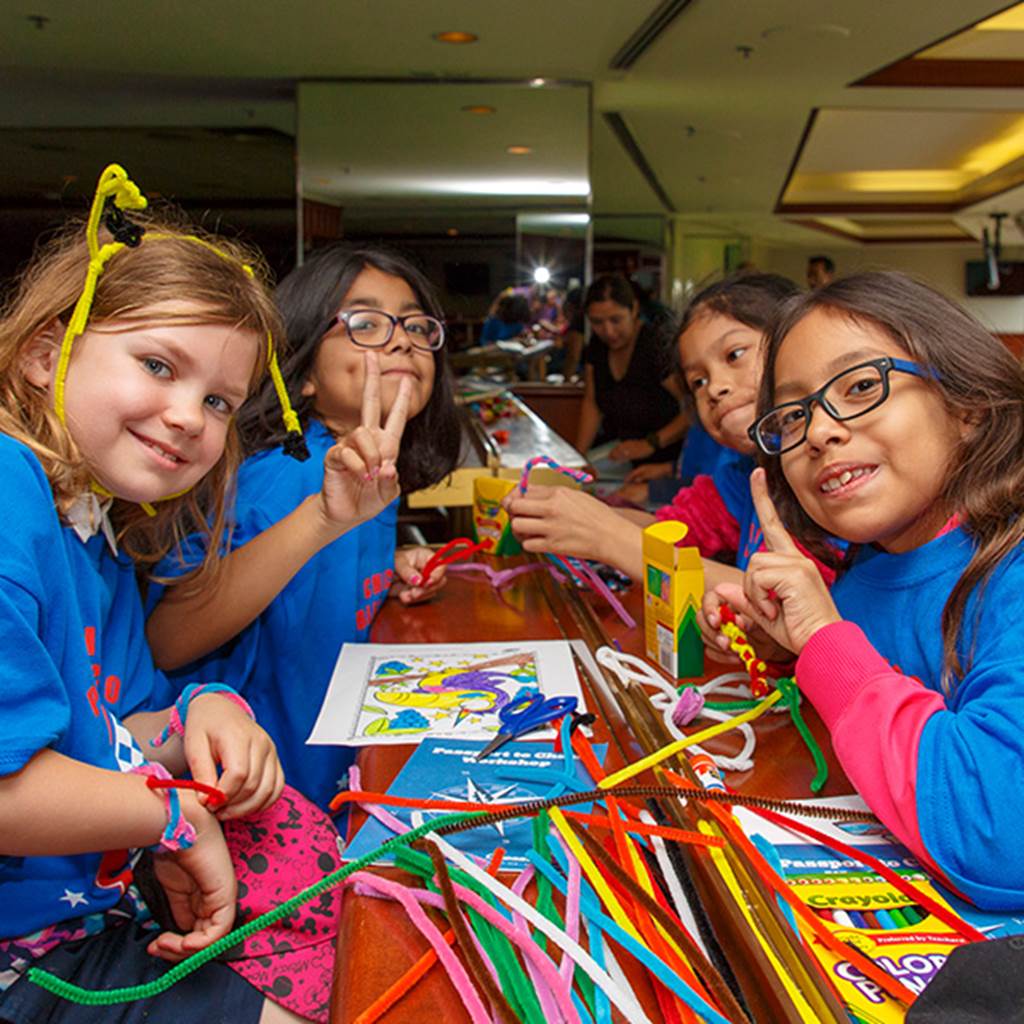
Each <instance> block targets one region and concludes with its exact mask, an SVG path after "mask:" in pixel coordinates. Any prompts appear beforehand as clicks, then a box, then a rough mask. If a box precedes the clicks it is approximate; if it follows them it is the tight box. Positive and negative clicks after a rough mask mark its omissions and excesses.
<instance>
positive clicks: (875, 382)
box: [747, 356, 935, 455]
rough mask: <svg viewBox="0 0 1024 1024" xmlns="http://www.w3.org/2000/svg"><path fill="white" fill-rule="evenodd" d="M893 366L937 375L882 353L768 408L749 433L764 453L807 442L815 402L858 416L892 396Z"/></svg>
mask: <svg viewBox="0 0 1024 1024" xmlns="http://www.w3.org/2000/svg"><path fill="white" fill-rule="evenodd" d="M893 370H898V371H899V372H900V373H911V374H913V375H914V376H915V377H924V378H934V376H935V372H934V371H933V370H928V369H925V368H924V367H921V366H918V365H917V363H911V362H909V361H907V360H906V359H890V358H889V356H880V357H879V358H878V359H869V360H867V361H866V362H863V363H858V364H857V365H856V366H851V367H850V368H849V369H847V370H843V372H842V373H837V374H836V375H835V376H834V377H833V378H832V379H831V380H828V381H826V382H825V383H824V384H823V385H822V386H821V387H820V388H818V390H817V391H815V392H814V393H813V394H810V395H808V396H807V397H806V398H800V399H797V400H796V401H794V402H783V404H782V405H777V406H776V407H775V408H774V409H771V410H770V411H769V412H766V413H765V414H764V415H763V416H762V417H761V418H760V419H758V420H757V421H756V422H755V423H754V425H753V426H752V427H751V428H750V430H749V431H747V433H748V434H749V436H750V440H751V441H753V442H754V443H755V444H756V445H757V446H758V448H760V449H761V451H763V452H764V453H765V455H782V454H783V452H788V451H790V450H791V449H793V448H796V447H797V446H798V445H801V444H803V443H804V441H805V440H806V438H807V431H808V430H809V429H810V426H811V416H812V415H813V409H814V406H815V405H820V406H821V407H822V409H824V410H825V412H827V413H828V415H829V416H831V417H832V419H834V420H855V419H856V418H857V417H858V416H863V415H864V414H865V413H868V412H871V410H872V409H877V408H878V407H879V406H880V405H881V404H882V403H883V402H884V401H885V400H886V399H887V398H888V397H889V374H890V373H892V371H893Z"/></svg>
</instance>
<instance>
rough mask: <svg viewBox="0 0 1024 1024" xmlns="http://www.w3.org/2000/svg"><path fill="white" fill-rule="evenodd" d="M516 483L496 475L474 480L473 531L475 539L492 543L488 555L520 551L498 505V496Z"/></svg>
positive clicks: (499, 500)
mask: <svg viewBox="0 0 1024 1024" xmlns="http://www.w3.org/2000/svg"><path fill="white" fill-rule="evenodd" d="M515 486H516V481H515V480H502V479H501V478H500V477H496V476H478V477H477V478H476V479H475V480H474V481H473V534H474V538H475V539H476V540H477V541H486V540H489V541H490V542H491V546H490V547H489V548H488V549H487V550H488V553H489V554H492V555H518V554H520V553H521V552H522V550H523V549H522V547H521V546H520V544H519V541H517V540H516V538H515V536H514V535H513V533H512V529H511V527H510V526H509V521H508V513H507V512H506V511H505V510H504V509H503V508H502V506H501V499H502V498H504V497H505V495H506V494H508V492H509V491H511V490H512V489H513V488H514V487H515Z"/></svg>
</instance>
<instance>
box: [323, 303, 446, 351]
mask: <svg viewBox="0 0 1024 1024" xmlns="http://www.w3.org/2000/svg"><path fill="white" fill-rule="evenodd" d="M337 324H344V325H345V330H346V331H347V332H348V336H349V338H350V339H351V341H352V343H353V344H354V345H359V346H360V347H361V348H383V347H384V346H385V345H386V344H387V343H388V342H389V341H390V340H391V338H392V337H393V335H394V333H395V327H396V326H397V325H398V324H401V325H402V330H403V331H405V333H406V336H407V337H408V338H409V341H411V342H412V345H413V348H419V349H424V350H425V351H427V352H436V351H437V350H438V349H439V348H442V347H443V346H444V324H443V323H442V322H441V321H440V320H438V319H437V317H433V316H427V315H426V314H425V313H407V314H406V315H405V316H392V315H391V314H390V313H385V312H384V310H382V309H345V310H342V312H340V313H339V314H338V315H337V316H336V317H334V319H333V320H331V322H330V323H329V324H328V325H327V326H326V327H325V328H324V334H326V333H327V332H328V331H330V330H332V329H333V328H334V327H335V325H337Z"/></svg>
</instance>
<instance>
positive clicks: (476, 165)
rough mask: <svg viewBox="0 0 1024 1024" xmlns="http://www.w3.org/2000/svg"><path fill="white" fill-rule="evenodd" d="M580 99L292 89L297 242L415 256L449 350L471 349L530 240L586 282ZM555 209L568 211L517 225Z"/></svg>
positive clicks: (568, 89) (502, 89) (517, 85)
mask: <svg viewBox="0 0 1024 1024" xmlns="http://www.w3.org/2000/svg"><path fill="white" fill-rule="evenodd" d="M589 105H590V94H589V86H586V85H581V84H559V83H552V82H546V81H542V80H535V81H534V82H533V83H530V82H513V83H509V82H503V83H495V82H482V83H472V82H408V81H403V82H390V81H389V82H367V81H346V82H308V83H300V85H299V87H298V91H297V109H298V115H297V121H298V132H297V137H298V145H297V156H298V191H299V202H300V208H301V209H302V217H301V222H302V223H301V230H300V238H299V246H300V250H301V251H303V252H309V251H311V250H312V249H313V248H316V247H317V246H318V245H323V244H325V243H327V242H329V241H332V240H334V239H337V238H345V239H351V240H360V241H372V242H378V241H381V242H384V243H387V244H390V245H392V246H393V247H395V248H397V249H400V250H402V251H404V252H406V253H408V254H410V255H412V256H413V257H414V258H415V259H416V260H417V261H418V262H419V263H420V265H421V266H422V267H423V269H424V271H425V272H426V273H427V275H428V276H429V277H430V279H431V280H432V281H433V282H434V284H435V285H436V286H437V287H438V289H439V291H440V293H441V297H442V301H443V304H444V307H445V310H446V315H447V317H448V319H449V322H450V323H451V324H452V327H453V341H455V343H456V347H458V345H459V343H460V342H462V343H472V338H473V334H474V330H475V328H477V327H478V326H479V324H480V323H481V322H482V320H483V319H484V318H485V317H486V315H487V312H488V309H489V308H490V306H491V304H492V301H493V299H494V297H495V296H496V295H497V294H498V293H499V292H501V291H502V289H504V288H506V287H509V286H513V285H521V284H525V283H528V281H526V280H525V279H524V274H526V273H528V272H531V271H532V268H529V267H528V264H529V262H530V260H531V259H533V258H534V254H535V253H536V254H538V255H537V258H538V259H539V258H540V255H539V254H540V253H541V252H542V250H541V248H539V246H540V239H550V242H551V251H552V252H554V251H555V248H556V246H557V249H558V253H559V254H560V256H559V258H560V259H562V255H561V254H564V261H565V268H566V273H567V274H568V276H570V277H577V278H579V279H580V280H581V281H582V280H583V279H584V278H585V277H586V231H587V225H586V222H585V221H584V220H581V219H580V218H585V217H586V215H587V214H588V212H589V203H590V171H589V127H588V125H589ZM555 215H557V216H560V217H563V218H569V219H568V220H562V221H561V222H560V223H557V224H556V223H554V222H551V221H543V220H541V221H534V220H529V219H527V220H526V221H525V222H524V221H523V220H522V218H524V217H526V218H537V217H539V218H543V217H545V216H555ZM524 224H525V229H524V228H523V225H524ZM534 228H536V229H537V230H536V231H535V230H534ZM535 239H536V241H535ZM545 251H546V250H545ZM561 274H562V270H561V264H559V275H561ZM566 280H568V277H567V278H566ZM562 287H564V285H562ZM460 326H461V328H462V329H461V330H460Z"/></svg>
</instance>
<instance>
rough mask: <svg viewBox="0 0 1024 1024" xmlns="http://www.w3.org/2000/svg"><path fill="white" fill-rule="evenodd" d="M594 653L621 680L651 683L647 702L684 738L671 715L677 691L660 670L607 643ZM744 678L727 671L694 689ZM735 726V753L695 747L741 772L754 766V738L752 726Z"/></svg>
mask: <svg viewBox="0 0 1024 1024" xmlns="http://www.w3.org/2000/svg"><path fill="white" fill-rule="evenodd" d="M596 657H597V660H598V662H599V663H600V664H601V665H604V667H605V668H607V669H609V670H610V671H612V672H614V673H615V675H616V676H617V677H618V678H619V679H620V680H621V681H622V682H623V683H627V682H637V683H641V684H643V685H645V686H653V687H655V688H656V689H657V693H655V694H654V695H653V696H651V695H649V697H650V701H651V703H652V704H653V705H654V707H655V708H656V709H657V710H658V711H660V712H661V713H662V717H663V718H664V720H665V725H666V726H667V728H668V730H669V732H670V733H671V735H673V736H674V737H675V738H676V739H678V740H681V739H683V738H684V736H685V735H686V734H685V733H684V732H683V731H682V729H680V728H679V726H678V725H676V724H675V722H674V721H673V719H672V710H673V708H674V707H675V705H676V703H677V702H678V700H679V694H678V693H677V692H676V690H675V689H674V688H673V687H672V686H671V685H670V684H669V683H668V682H667V681H666V680H665V678H664V677H663V676H662V675H661V674H660V673H658V672H656V671H655V670H654V669H652V668H651V666H650V665H648V664H647V662H646V661H644V660H643V659H642V658H637V657H636V656H634V655H632V654H625V653H624V652H622V651H616V650H614V649H613V648H611V647H607V646H606V647H601V648H599V649H598V651H597V655H596ZM746 679H747V676H746V674H745V673H743V674H741V673H739V672H727V673H725V674H723V675H720V676H716V677H715V678H714V679H712V680H709V681H708V682H707V683H705V684H704V685H703V686H701V687H699V688H698V692H700V693H702V694H703V693H706V692H713V691H714V690H716V689H718V688H719V687H721V686H723V685H725V684H727V683H732V682H736V681H744V680H746ZM702 713H703V714H704V715H705V716H706V717H708V718H711V719H713V720H715V721H718V722H728V721H731V719H732V717H733V716H732V715H728V714H725V713H724V712H720V711H715V710H713V709H709V708H708V707H707V705H706V704H705V705H704V708H703V709H702ZM736 727H737V728H738V729H739V730H740V735H742V736H743V746H742V748H741V749H740V751H739V753H738V754H735V755H732V756H730V755H727V754H712V753H711V752H710V751H707V750H704V748H703V747H697V748H696V749H697V750H700V751H701V752H702V753H704V754H705V755H706V756H707V757H710V758H711V760H712V761H714V762H715V764H716V765H717V766H718V767H719V768H721V769H723V770H724V771H730V772H745V771H749V770H750V769H751V768H753V766H754V750H755V749H756V747H757V738H756V736H755V735H754V730H753V729H752V728H751V727H750V726H749V725H747V724H746V723H739V724H738V725H737V726H736Z"/></svg>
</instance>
